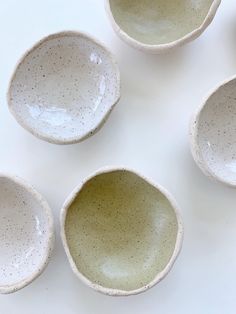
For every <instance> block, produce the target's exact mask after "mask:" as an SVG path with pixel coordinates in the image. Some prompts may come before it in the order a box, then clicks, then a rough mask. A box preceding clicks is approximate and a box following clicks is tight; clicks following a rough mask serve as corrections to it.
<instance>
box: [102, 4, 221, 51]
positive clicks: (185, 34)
mask: <svg viewBox="0 0 236 314" xmlns="http://www.w3.org/2000/svg"><path fill="white" fill-rule="evenodd" d="M220 2H221V0H198V1H191V0H187V1H186V0H178V1H174V0H140V1H133V0H105V3H106V11H107V13H108V16H109V18H110V21H111V24H112V26H113V29H114V30H115V32H116V33H117V34H118V35H119V36H120V38H121V39H123V40H124V41H125V42H127V43H128V44H130V45H131V46H133V47H134V48H137V49H140V50H142V51H147V52H150V53H162V52H166V51H168V50H170V49H172V48H175V47H177V46H181V45H183V44H185V43H187V42H190V41H192V40H194V39H195V38H197V37H198V36H200V35H201V33H202V32H203V31H204V30H205V29H206V28H207V26H208V25H209V24H210V23H211V21H212V20H213V18H214V16H215V14H216V11H217V8H218V6H219V5H220Z"/></svg>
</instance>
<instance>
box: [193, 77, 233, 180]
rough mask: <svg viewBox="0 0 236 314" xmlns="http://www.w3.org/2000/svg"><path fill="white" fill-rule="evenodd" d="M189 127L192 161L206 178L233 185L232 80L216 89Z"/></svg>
mask: <svg viewBox="0 0 236 314" xmlns="http://www.w3.org/2000/svg"><path fill="white" fill-rule="evenodd" d="M193 123H194V133H195V140H196V143H193V145H194V144H196V149H195V150H194V152H195V154H196V160H197V161H199V162H200V165H201V167H203V168H204V169H205V171H206V172H207V173H208V174H209V175H211V176H213V177H215V178H217V179H219V180H221V181H224V182H225V183H228V184H230V185H236V127H235V126H236V79H235V78H234V79H233V80H230V81H229V82H226V83H225V84H223V85H222V86H220V87H219V88H217V90H216V91H215V92H214V93H213V94H212V95H211V96H210V97H209V98H208V99H207V101H206V103H205V104H204V106H203V107H202V109H201V110H200V112H199V113H198V114H197V116H196V118H195V120H194V122H193ZM194 148H195V147H193V149H194Z"/></svg>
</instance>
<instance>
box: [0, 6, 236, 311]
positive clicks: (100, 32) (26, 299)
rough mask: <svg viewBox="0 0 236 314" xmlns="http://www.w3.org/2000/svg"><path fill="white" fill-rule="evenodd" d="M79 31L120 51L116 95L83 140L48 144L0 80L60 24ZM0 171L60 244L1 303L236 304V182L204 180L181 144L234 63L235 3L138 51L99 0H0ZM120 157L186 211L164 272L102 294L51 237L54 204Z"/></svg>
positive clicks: (93, 307) (215, 307) (196, 307)
mask: <svg viewBox="0 0 236 314" xmlns="http://www.w3.org/2000/svg"><path fill="white" fill-rule="evenodd" d="M65 29H75V30H80V31H86V32H88V33H90V34H92V35H94V36H95V37H97V38H98V39H100V40H102V41H103V42H104V43H105V44H106V45H107V46H108V47H110V49H111V50H112V52H113V53H115V55H116V56H117V60H118V62H119V65H120V70H121V78H122V98H121V101H120V102H119V104H118V105H117V107H116V108H115V110H114V112H113V113H112V115H111V116H110V118H109V120H108V122H107V123H106V124H105V126H104V127H103V128H102V130H101V131H100V132H99V133H98V134H97V135H95V136H93V137H92V138H90V139H88V140H87V141H85V142H83V143H81V144H77V145H72V146H64V147H62V146H55V145H51V144H48V143H46V142H42V141H40V140H38V139H37V138H34V137H33V136H32V135H31V134H29V133H27V132H26V131H25V130H23V129H22V128H21V127H20V126H19V125H18V124H17V123H16V121H15V120H14V119H13V117H12V116H11V115H10V113H9V112H8V109H7V103H6V97H5V94H6V90H7V84H8V81H9V78H10V75H11V73H12V70H13V68H14V65H15V63H16V62H17V60H18V58H19V57H20V56H21V54H22V53H23V52H24V51H25V50H26V49H27V48H29V47H31V46H32V44H34V43H35V41H37V40H39V39H40V38H41V37H43V36H45V35H47V34H49V33H52V32H56V31H60V30H65ZM0 34H1V37H0V40H1V46H0V47H1V49H0V57H1V58H0V104H1V106H0V147H1V152H0V170H2V171H9V172H11V173H15V174H18V175H19V176H21V177H23V178H25V179H27V180H28V181H29V182H30V183H32V184H33V185H34V186H35V187H36V188H37V189H38V191H39V192H41V193H42V194H43V195H44V196H45V197H46V199H47V200H48V202H49V204H50V206H51V207H52V209H53V212H54V217H55V224H56V236H57V240H56V247H55V251H54V254H53V257H52V260H51V263H50V264H49V266H48V268H47V269H46V271H45V272H44V273H43V275H42V276H41V277H40V278H39V279H37V280H36V281H35V282H34V283H33V284H31V285H30V286H28V287H27V288H25V289H23V290H21V291H20V292H18V293H16V294H14V295H8V296H0V314H15V313H17V314H75V313H82V314H95V313H98V314H111V313H112V314H134V313H135V314H143V313H150V314H154V313H155V314H159V313H160V314H174V313H175V314H190V313H191V314H195V313H196V314H212V313H214V314H235V312H236V191H235V190H233V189H230V188H227V187H224V186H223V185H220V184H217V183H214V182H211V181H210V180H209V179H207V178H206V177H204V175H202V173H201V172H200V170H199V169H198V168H197V166H195V164H194V162H193V160H192V158H191V155H190V153H189V147H188V123H189V118H190V116H191V114H192V112H193V110H194V109H195V108H196V107H197V106H198V105H199V104H200V103H201V101H202V99H203V98H204V97H205V95H206V94H207V93H208V91H209V90H211V89H212V88H213V87H215V85H216V84H218V83H219V82H221V81H222V80H224V79H225V78H228V77H229V76H231V75H234V74H236V2H235V0H224V1H222V4H221V6H220V8H219V11H218V13H217V15H216V18H215V20H214V21H213V23H212V24H211V25H210V27H209V28H208V29H207V30H206V32H205V33H204V34H203V35H202V36H201V37H200V38H199V39H197V40H196V41H194V42H193V43H191V44H189V45H187V46H184V47H183V48H180V49H177V50H175V51H173V52H171V53H169V54H167V55H163V56H152V55H148V54H143V53H141V52H138V51H136V50H133V48H130V47H129V46H127V45H126V44H124V43H123V42H122V41H121V40H120V39H119V38H118V37H117V36H116V35H115V34H114V32H113V30H112V28H111V26H110V24H109V22H108V19H107V16H106V14H105V12H104V5H103V1H102V0H54V1H53V0H48V1H46V0H44V1H43V0H41V1H32V0H31V1H29V0H21V1H18V0H7V1H3V0H2V1H1V6H0ZM120 164H122V165H127V166H130V167H133V168H135V169H137V170H139V171H141V172H142V173H143V174H144V175H147V176H149V177H151V178H153V179H154V180H156V181H157V182H159V183H160V184H162V185H164V186H165V187H166V188H167V189H169V190H170V192H171V193H172V194H173V195H174V197H175V198H176V199H177V201H178V203H179V206H180V208H181V210H182V215H183V219H184V222H185V240H184V246H183V250H182V254H181V255H180V257H179V259H178V260H177V262H176V264H175V266H174V268H173V270H172V271H171V273H170V274H169V275H168V277H167V278H166V279H165V280H164V281H163V282H161V283H160V284H159V285H157V286H156V287H154V288H153V289H151V290H150V291H148V292H146V293H144V294H142V295H138V296H135V297H128V298H112V297H107V296H103V295H100V294H98V293H96V292H94V291H92V290H90V289H89V288H87V287H86V286H84V285H83V284H82V283H81V282H80V281H79V280H78V279H77V278H76V277H75V276H74V275H73V273H72V271H71V270H70V267H69V264H68V262H67V260H66V257H65V254H64V251H63V248H62V245H61V241H60V238H59V212H60V208H61V205H62V203H63V202H64V199H65V198H66V197H67V195H68V194H69V193H70V192H71V190H72V189H73V188H74V186H75V185H77V184H78V183H79V182H80V181H81V179H82V178H84V177H85V176H87V175H89V174H90V173H91V172H93V171H95V170H96V169H98V168H100V167H101V166H105V165H120Z"/></svg>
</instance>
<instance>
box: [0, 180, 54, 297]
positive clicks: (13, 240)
mask: <svg viewBox="0 0 236 314" xmlns="http://www.w3.org/2000/svg"><path fill="white" fill-rule="evenodd" d="M18 180H19V179H12V178H10V177H7V176H0V292H1V293H10V292H14V291H16V290H18V289H20V288H23V287H24V286H25V285H27V284H28V283H30V282H31V281H32V280H33V279H34V278H36V277H37V276H38V275H39V274H40V273H41V272H42V270H43V269H44V268H45V266H46V264H47V262H48V258H49V255H50V252H51V249H52V244H53V229H52V220H51V219H52V218H51V217H50V216H49V212H48V211H47V210H48V208H47V205H46V204H45V203H44V201H43V200H41V198H40V196H39V195H37V194H36V192H35V191H33V190H29V189H28V187H26V186H24V185H23V183H21V182H20V181H18ZM44 206H45V207H44Z"/></svg>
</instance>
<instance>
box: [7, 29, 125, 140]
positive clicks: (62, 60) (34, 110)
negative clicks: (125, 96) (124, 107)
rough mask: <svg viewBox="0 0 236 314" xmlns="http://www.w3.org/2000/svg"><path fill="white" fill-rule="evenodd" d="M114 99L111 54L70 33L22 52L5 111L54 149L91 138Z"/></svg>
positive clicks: (116, 90) (115, 80)
mask: <svg viewBox="0 0 236 314" xmlns="http://www.w3.org/2000/svg"><path fill="white" fill-rule="evenodd" d="M119 98H120V73H119V69H118V65H117V63H116V61H115V59H114V57H113V55H112V54H111V53H110V52H109V51H108V50H107V49H106V48H105V47H104V46H103V45H102V44H101V43H99V42H98V41H97V40H95V39H93V38H92V37H90V36H88V35H86V34H84V33H79V32H73V31H65V32H60V33H56V34H53V35H50V36H48V37H45V38H43V39H42V40H41V41H39V42H38V43H37V44H36V45H35V46H33V48H31V49H30V50H29V51H27V52H26V53H25V54H24V56H23V57H22V58H21V59H20V61H19V63H18V64H17V66H16V69H15V71H14V73H13V76H12V78H11V81H10V84H9V89H8V104H9V108H10V111H11V112H12V114H13V115H14V117H15V118H16V120H17V121H18V122H19V123H20V124H21V126H23V127H24V128H25V129H27V130H28V131H30V132H31V133H32V134H33V135H35V136H37V137H39V138H41V139H43V140H45V141H48V142H50V143H55V144H73V143H77V142H80V141H82V140H84V139H86V138H88V137H89V136H91V135H92V134H94V133H96V132H97V131H98V130H99V129H100V128H101V126H102V125H103V123H104V122H105V121H106V119H107V118H108V116H109V114H110V112H111V110H112V109H113V108H114V106H115V104H116V103H117V102H118V100H119Z"/></svg>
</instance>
